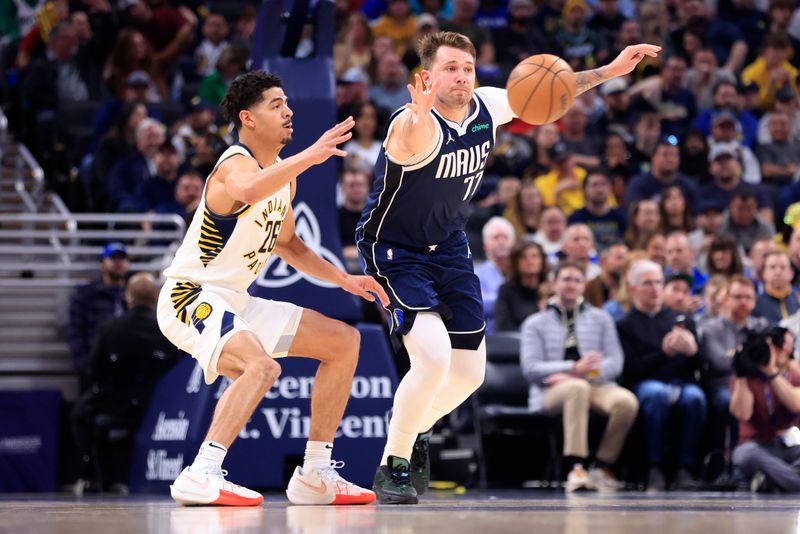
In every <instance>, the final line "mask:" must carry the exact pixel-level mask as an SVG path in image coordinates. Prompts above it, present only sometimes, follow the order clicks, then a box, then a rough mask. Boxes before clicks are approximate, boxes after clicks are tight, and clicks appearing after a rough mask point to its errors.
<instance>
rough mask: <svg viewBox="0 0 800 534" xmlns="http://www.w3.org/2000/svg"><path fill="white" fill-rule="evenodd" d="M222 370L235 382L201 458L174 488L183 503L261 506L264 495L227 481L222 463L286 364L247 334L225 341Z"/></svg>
mask: <svg viewBox="0 0 800 534" xmlns="http://www.w3.org/2000/svg"><path fill="white" fill-rule="evenodd" d="M216 367H217V368H216V371H217V373H218V374H221V375H223V376H226V377H228V378H230V379H232V380H233V383H232V384H231V385H230V386H229V387H228V388H227V389H226V390H225V393H223V395H222V397H221V398H220V400H219V402H218V403H217V406H216V409H215V410H214V416H213V418H212V420H211V426H210V427H209V429H208V433H207V435H206V439H205V441H204V442H203V444H202V446H201V447H200V451H199V453H198V455H197V457H196V458H195V460H194V462H193V463H192V465H191V466H189V467H187V468H186V469H184V470H183V472H182V473H181V475H180V476H179V477H178V479H177V480H176V481H175V483H174V484H173V485H172V486H171V494H172V497H173V499H175V500H176V501H177V502H178V503H179V504H217V505H231V506H252V505H257V504H260V503H261V502H262V501H263V497H262V496H261V494H259V493H256V492H254V491H251V490H248V489H247V488H243V487H241V486H237V485H235V484H232V483H230V482H228V481H226V480H225V479H224V476H225V472H224V471H223V470H222V462H223V460H224V459H225V455H226V453H227V449H228V447H230V446H231V444H232V443H233V441H234V439H236V436H237V435H238V434H239V431H241V429H242V428H243V427H244V425H245V423H246V422H247V420H248V419H249V417H250V416H251V415H252V413H253V410H255V408H256V406H257V405H258V403H259V402H260V401H261V399H263V398H264V395H265V394H266V393H267V391H268V390H269V388H270V387H271V386H272V384H273V383H274V382H275V380H276V379H277V378H278V375H279V374H280V366H279V365H278V364H277V362H275V360H273V359H272V358H270V357H269V355H267V353H266V352H265V351H264V349H263V347H262V346H261V343H260V342H259V340H258V338H257V337H256V336H255V334H253V333H252V332H249V331H244V330H242V331H239V332H236V333H235V334H233V336H231V337H230V338H229V339H228V340H227V342H225V344H224V346H223V348H222V351H221V352H220V355H219V360H218V361H217V365H216Z"/></svg>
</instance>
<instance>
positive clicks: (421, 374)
mask: <svg viewBox="0 0 800 534" xmlns="http://www.w3.org/2000/svg"><path fill="white" fill-rule="evenodd" d="M418 48H419V56H420V60H421V63H422V68H423V70H422V73H421V74H417V75H415V76H416V86H413V85H409V86H408V90H409V93H410V94H411V102H410V103H408V104H406V106H405V109H402V108H401V109H400V110H397V111H396V112H395V113H394V114H393V115H392V118H391V119H390V120H389V124H388V126H387V132H388V133H387V135H386V139H385V140H384V143H383V149H382V151H381V154H380V155H379V157H378V161H377V163H376V168H375V175H376V180H375V186H374V189H373V192H372V194H371V196H370V199H369V201H368V202H367V205H366V207H365V208H364V212H363V213H362V217H361V221H360V222H359V226H358V228H357V231H356V234H357V244H358V248H359V253H360V254H361V257H362V259H363V263H364V266H365V272H366V273H367V274H370V275H372V276H374V277H375V278H376V280H378V281H380V282H381V284H382V285H383V286H384V287H386V288H387V291H388V293H389V294H390V297H391V300H392V304H391V306H390V308H389V309H390V311H391V312H392V314H391V315H392V323H393V324H392V328H393V332H394V333H396V334H399V335H400V336H401V337H402V341H403V344H404V346H405V348H406V350H407V352H408V355H409V359H410V364H411V365H410V370H409V371H408V373H406V375H405V376H404V377H403V379H402V380H401V382H400V384H399V386H398V388H397V391H396V393H395V398H394V405H393V408H392V419H391V422H390V424H389V432H388V436H387V441H386V448H385V449H384V453H383V458H382V460H381V464H380V466H379V467H378V470H377V472H376V474H375V481H374V483H373V486H372V489H373V490H374V491H375V492H376V493H377V495H378V501H379V502H380V503H385V504H415V503H417V502H418V499H417V495H418V494H419V493H421V492H423V491H425V489H426V487H427V481H428V480H427V479H428V473H429V467H428V458H427V450H428V449H427V436H428V435H429V430H430V429H431V428H432V427H433V425H434V423H436V421H437V420H439V419H440V418H441V417H443V416H444V415H447V414H448V413H450V412H451V411H452V410H453V409H455V408H456V407H457V406H458V405H460V404H461V403H462V402H464V400H466V399H467V398H468V397H469V396H470V395H471V394H472V392H473V391H475V390H476V389H477V388H478V387H479V386H480V384H481V383H482V381H483V377H484V372H485V368H486V343H485V340H484V330H485V323H484V320H483V307H482V304H481V294H480V288H479V285H478V280H477V277H476V276H475V274H474V272H473V267H472V255H471V253H470V251H469V246H468V244H467V241H466V236H465V234H464V225H465V224H466V220H467V217H468V216H469V211H470V207H469V202H470V200H471V198H472V196H473V195H474V194H475V192H476V191H477V189H478V185H479V184H480V181H481V178H482V176H483V168H484V165H485V163H486V158H487V157H488V155H489V154H490V152H491V150H492V147H493V146H494V141H495V130H496V128H497V127H498V126H499V125H501V124H504V123H507V122H509V121H510V120H511V119H512V118H513V117H514V112H513V111H512V110H511V108H510V106H509V104H508V98H507V95H506V91H505V90H504V89H499V88H495V87H481V88H479V89H475V90H474V91H473V88H474V87H475V56H476V53H475V47H474V46H473V45H472V43H471V42H470V40H469V39H468V38H466V37H465V36H463V35H461V34H458V33H455V32H438V33H434V34H430V35H426V36H425V37H424V38H423V39H422V40H421V41H420V43H419V47H418ZM659 50H660V47H658V46H653V45H647V44H642V45H635V46H629V47H627V48H625V49H624V50H623V51H622V52H621V53H620V54H619V56H618V57H617V58H616V59H614V61H613V62H611V63H610V64H608V65H606V66H603V67H600V68H598V69H594V70H591V71H584V72H578V73H576V74H575V85H576V87H575V93H576V94H581V93H583V92H585V91H587V90H589V89H590V88H592V87H594V86H596V85H599V84H601V83H603V82H604V81H606V80H609V79H611V78H613V77H616V76H622V75H625V74H628V73H629V72H631V71H632V70H633V69H634V67H635V66H636V65H637V64H638V63H639V62H640V61H641V60H642V59H644V58H645V57H646V56H653V57H654V56H656V55H657V53H658V51H659Z"/></svg>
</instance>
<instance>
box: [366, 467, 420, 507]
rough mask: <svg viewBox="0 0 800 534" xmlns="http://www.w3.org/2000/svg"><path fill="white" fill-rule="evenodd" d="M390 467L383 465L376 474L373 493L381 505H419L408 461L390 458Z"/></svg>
mask: <svg viewBox="0 0 800 534" xmlns="http://www.w3.org/2000/svg"><path fill="white" fill-rule="evenodd" d="M386 462H387V463H388V464H389V465H388V466H386V465H382V466H380V467H378V470H377V471H376V472H375V482H373V483H372V491H374V492H375V495H377V496H378V502H379V503H381V504H417V502H419V501H418V499H417V491H416V490H415V489H414V486H412V485H411V477H410V476H409V473H408V460H406V459H405V458H398V457H397V456H389V458H388V459H387V460H386Z"/></svg>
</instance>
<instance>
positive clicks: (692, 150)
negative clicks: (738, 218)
mask: <svg viewBox="0 0 800 534" xmlns="http://www.w3.org/2000/svg"><path fill="white" fill-rule="evenodd" d="M708 152H709V148H708V139H706V136H705V135H703V134H702V133H700V132H699V131H698V130H689V131H688V132H686V135H685V136H684V137H683V142H682V143H681V166H680V172H682V173H683V174H685V175H686V176H688V177H689V178H692V179H694V180H696V181H697V182H698V183H699V184H700V185H702V184H706V183H708V182H710V181H711V175H710V174H709V172H708ZM701 196H702V195H701Z"/></svg>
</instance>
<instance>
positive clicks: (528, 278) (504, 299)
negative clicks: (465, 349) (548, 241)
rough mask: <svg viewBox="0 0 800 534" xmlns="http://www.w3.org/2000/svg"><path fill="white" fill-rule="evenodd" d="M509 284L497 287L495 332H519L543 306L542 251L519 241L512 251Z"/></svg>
mask: <svg viewBox="0 0 800 534" xmlns="http://www.w3.org/2000/svg"><path fill="white" fill-rule="evenodd" d="M510 269H511V270H510V273H509V275H508V281H507V282H506V283H504V284H503V285H502V286H500V290H499V291H498V292H497V302H496V303H495V307H494V329H495V332H519V327H520V326H522V323H523V321H525V319H527V318H528V317H529V316H531V315H533V314H534V313H536V312H538V311H539V310H540V309H542V307H543V306H544V301H545V299H544V298H543V296H544V292H543V289H544V286H545V284H547V278H548V268H547V257H546V256H545V253H544V249H543V248H542V246H541V245H540V244H539V243H536V242H535V241H520V242H519V243H517V245H515V246H514V248H513V250H512V251H511V265H510Z"/></svg>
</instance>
